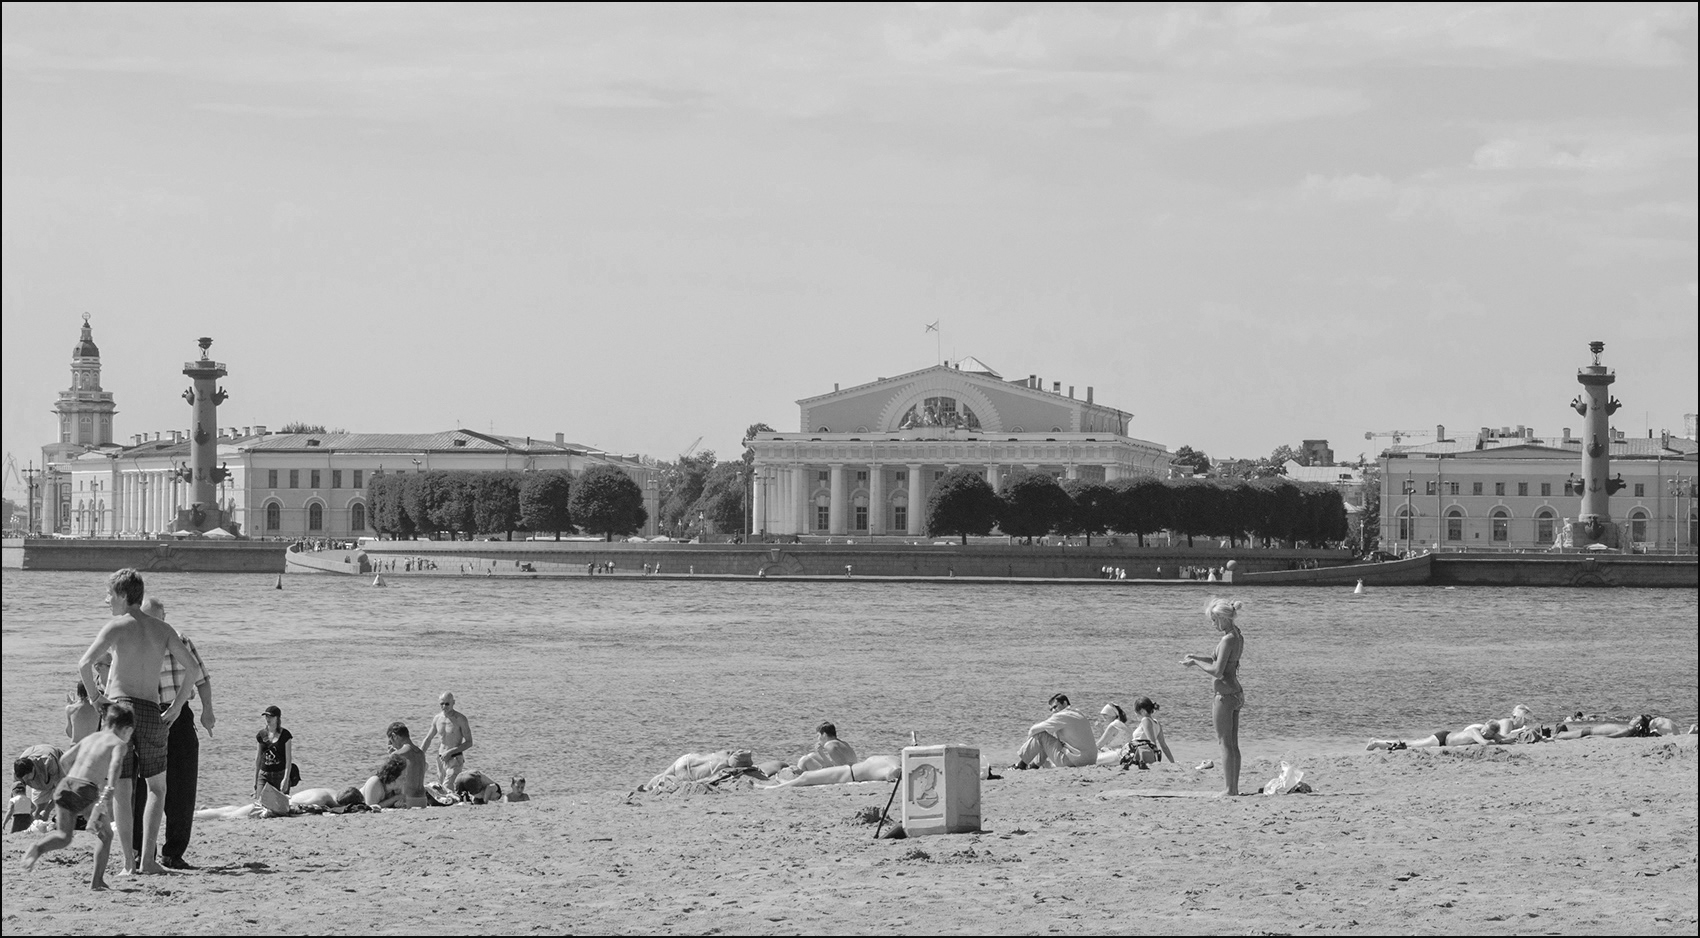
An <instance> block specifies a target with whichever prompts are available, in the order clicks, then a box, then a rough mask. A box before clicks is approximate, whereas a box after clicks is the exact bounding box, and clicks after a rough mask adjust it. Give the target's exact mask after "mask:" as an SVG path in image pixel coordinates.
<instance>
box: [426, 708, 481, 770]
mask: <svg viewBox="0 0 1700 938" xmlns="http://www.w3.org/2000/svg"><path fill="white" fill-rule="evenodd" d="M437 706H438V707H439V708H441V712H439V713H438V714H437V715H436V716H434V717H432V718H431V731H430V732H429V733H426V734H425V741H424V742H422V743H420V744H419V748H420V749H421V750H423V751H427V752H428V751H430V749H431V740H433V739H435V740H437V784H439V785H441V786H443V787H444V788H447V787H449V783H450V782H453V781H454V780H455V776H457V775H459V774H460V773H461V772H462V771H464V770H465V769H466V751H467V750H468V749H471V748H472V723H471V722H469V721H468V720H467V719H466V714H464V713H461V712H460V711H459V710H456V709H455V695H454V694H451V693H449V692H448V691H444V692H443V695H442V696H441V697H438V698H437Z"/></svg>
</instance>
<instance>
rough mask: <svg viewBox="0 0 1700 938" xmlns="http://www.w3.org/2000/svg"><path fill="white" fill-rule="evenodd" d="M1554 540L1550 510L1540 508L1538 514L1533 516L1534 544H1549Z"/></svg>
mask: <svg viewBox="0 0 1700 938" xmlns="http://www.w3.org/2000/svg"><path fill="white" fill-rule="evenodd" d="M1554 540H1555V538H1554V537H1553V530H1552V509H1550V508H1542V509H1541V511H1540V514H1537V515H1535V543H1537V544H1551V543H1552V542H1553V541H1554Z"/></svg>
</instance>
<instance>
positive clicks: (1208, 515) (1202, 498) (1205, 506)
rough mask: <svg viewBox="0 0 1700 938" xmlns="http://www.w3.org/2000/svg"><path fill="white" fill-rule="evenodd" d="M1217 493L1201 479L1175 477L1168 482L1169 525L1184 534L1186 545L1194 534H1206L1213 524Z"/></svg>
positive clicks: (1189, 545)
mask: <svg viewBox="0 0 1700 938" xmlns="http://www.w3.org/2000/svg"><path fill="white" fill-rule="evenodd" d="M1216 502H1217V495H1216V492H1215V490H1214V489H1213V488H1212V487H1211V485H1210V483H1208V482H1206V481H1205V480H1203V479H1176V480H1174V481H1173V482H1171V483H1169V505H1170V514H1169V527H1171V528H1173V529H1175V530H1176V531H1178V532H1180V533H1181V534H1184V535H1186V546H1188V547H1191V546H1192V539H1193V538H1194V537H1195V536H1207V535H1209V534H1210V533H1211V532H1210V529H1211V527H1212V526H1214V525H1215V523H1216V519H1215V518H1214V517H1212V516H1213V515H1214V514H1215V508H1216Z"/></svg>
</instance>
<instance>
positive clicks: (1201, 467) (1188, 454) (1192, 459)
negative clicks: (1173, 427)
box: [1169, 446, 1210, 475]
mask: <svg viewBox="0 0 1700 938" xmlns="http://www.w3.org/2000/svg"><path fill="white" fill-rule="evenodd" d="M1169 461H1170V462H1172V463H1174V464H1175V466H1176V467H1178V468H1182V469H1185V470H1187V471H1188V472H1190V473H1192V474H1193V475H1204V474H1205V473H1207V472H1209V471H1210V457H1209V456H1206V455H1204V453H1203V452H1202V451H1198V450H1194V449H1193V448H1192V447H1190V446H1182V447H1181V448H1180V449H1177V450H1175V455H1174V458H1173V459H1170V460H1169Z"/></svg>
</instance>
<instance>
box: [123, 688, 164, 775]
mask: <svg viewBox="0 0 1700 938" xmlns="http://www.w3.org/2000/svg"><path fill="white" fill-rule="evenodd" d="M113 702H114V703H123V704H125V705H127V706H128V707H129V708H130V709H131V710H132V711H133V712H134V713H135V714H136V735H134V736H132V737H130V758H128V759H125V760H124V776H123V777H124V778H153V777H154V776H155V775H158V774H159V773H161V772H163V771H165V747H166V745H167V744H168V743H169V742H170V741H171V727H169V726H167V725H165V721H164V720H161V719H160V714H161V713H162V712H163V711H162V709H161V707H160V705H159V701H157V700H138V699H136V698H135V697H119V698H117V699H115V700H114V701H113Z"/></svg>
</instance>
